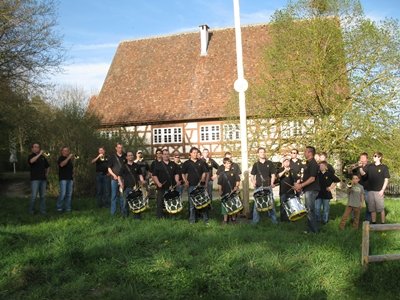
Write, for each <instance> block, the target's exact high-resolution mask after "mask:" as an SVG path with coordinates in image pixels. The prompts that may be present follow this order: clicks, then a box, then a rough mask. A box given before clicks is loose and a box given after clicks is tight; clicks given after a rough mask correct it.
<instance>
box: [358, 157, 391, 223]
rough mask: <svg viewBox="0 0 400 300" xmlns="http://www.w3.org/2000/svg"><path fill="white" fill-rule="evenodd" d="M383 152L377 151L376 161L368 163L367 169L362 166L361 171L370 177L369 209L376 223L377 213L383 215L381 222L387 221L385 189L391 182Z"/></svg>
mask: <svg viewBox="0 0 400 300" xmlns="http://www.w3.org/2000/svg"><path fill="white" fill-rule="evenodd" d="M382 157H383V154H382V153H381V152H375V154H374V157H373V160H374V163H373V164H370V165H368V167H367V169H366V171H364V169H362V168H360V173H361V175H362V176H363V177H367V178H368V187H369V189H368V198H367V201H368V209H369V211H370V212H371V221H372V224H375V223H376V213H380V215H381V223H382V224H384V223H385V217H386V216H385V203H384V194H385V189H386V187H387V185H388V183H389V178H390V174H389V168H388V167H387V166H386V165H384V164H382Z"/></svg>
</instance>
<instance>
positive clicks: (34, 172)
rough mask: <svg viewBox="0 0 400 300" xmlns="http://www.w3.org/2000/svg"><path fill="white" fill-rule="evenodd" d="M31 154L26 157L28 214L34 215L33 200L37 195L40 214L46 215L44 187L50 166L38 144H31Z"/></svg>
mask: <svg viewBox="0 0 400 300" xmlns="http://www.w3.org/2000/svg"><path fill="white" fill-rule="evenodd" d="M31 150H32V153H31V154H30V155H29V156H28V163H29V166H30V168H31V172H30V179H31V201H30V205H29V213H30V214H34V213H35V200H36V196H37V194H38V193H39V198H40V206H39V210H40V213H41V214H43V215H45V214H46V185H47V176H48V175H49V171H50V165H49V162H48V161H47V159H46V157H45V156H44V152H43V150H41V149H40V145H39V143H34V144H32V147H31Z"/></svg>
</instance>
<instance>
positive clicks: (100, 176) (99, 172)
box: [92, 147, 111, 207]
mask: <svg viewBox="0 0 400 300" xmlns="http://www.w3.org/2000/svg"><path fill="white" fill-rule="evenodd" d="M97 152H98V154H97V156H96V157H95V158H93V159H92V164H96V199H97V206H98V207H107V206H109V203H110V187H111V177H110V176H109V175H108V158H107V155H106V150H105V149H104V147H99V149H98V150H97Z"/></svg>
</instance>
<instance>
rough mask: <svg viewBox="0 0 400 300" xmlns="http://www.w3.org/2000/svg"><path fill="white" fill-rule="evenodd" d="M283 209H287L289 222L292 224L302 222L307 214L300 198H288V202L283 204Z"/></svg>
mask: <svg viewBox="0 0 400 300" xmlns="http://www.w3.org/2000/svg"><path fill="white" fill-rule="evenodd" d="M283 208H284V209H285V211H286V213H287V215H288V217H289V220H290V221H292V222H294V221H297V220H300V219H301V218H302V217H304V216H305V215H306V214H307V210H306V208H305V207H304V205H303V204H302V203H301V201H300V198H299V197H291V198H288V199H287V201H285V202H284V203H283Z"/></svg>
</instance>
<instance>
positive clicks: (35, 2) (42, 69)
mask: <svg viewBox="0 0 400 300" xmlns="http://www.w3.org/2000/svg"><path fill="white" fill-rule="evenodd" d="M56 25H57V22H56V13H55V4H54V1H52V0H2V1H1V3H0V82H1V83H3V84H4V83H6V84H7V85H8V86H10V87H12V88H13V90H18V89H19V90H20V91H21V90H26V89H27V88H30V87H37V86H38V85H40V82H41V80H42V79H43V77H44V76H45V75H46V74H49V73H51V72H53V71H56V70H58V67H59V65H60V63H61V62H62V61H63V58H64V50H63V47H62V40H61V37H60V36H59V35H58V33H57V32H56Z"/></svg>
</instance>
